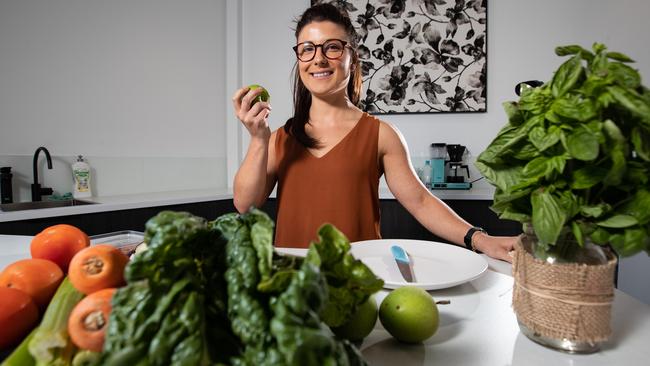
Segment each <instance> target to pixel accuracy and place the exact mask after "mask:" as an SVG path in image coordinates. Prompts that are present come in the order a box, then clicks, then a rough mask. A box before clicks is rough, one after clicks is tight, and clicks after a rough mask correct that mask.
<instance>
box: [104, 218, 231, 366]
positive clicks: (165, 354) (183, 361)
mask: <svg viewBox="0 0 650 366" xmlns="http://www.w3.org/2000/svg"><path fill="white" fill-rule="evenodd" d="M145 241H146V242H147V243H148V249H147V250H146V251H145V252H142V253H141V254H139V255H138V256H136V257H134V259H133V260H132V261H131V262H130V263H129V264H128V266H127V268H126V270H125V277H126V280H127V283H128V284H127V286H126V287H123V288H120V289H119V290H118V291H117V292H116V294H115V295H114V297H113V301H112V303H113V310H112V312H111V316H110V319H109V323H108V329H107V333H106V340H105V342H104V350H103V353H102V359H101V362H100V363H101V364H103V365H127V364H131V365H135V364H147V365H149V364H151V365H167V364H171V365H208V364H213V363H216V362H227V361H228V359H229V358H230V356H231V355H233V354H236V353H237V352H238V350H239V342H238V340H237V339H236V338H235V337H234V336H233V335H232V332H231V331H230V326H229V322H228V319H227V316H226V289H225V281H224V279H223V272H224V269H225V258H224V249H223V248H224V246H225V239H223V238H221V236H220V235H219V234H218V233H217V232H215V231H213V230H211V229H210V227H209V226H208V224H207V222H206V221H205V220H204V219H201V218H199V217H196V216H193V215H191V214H189V213H185V212H171V211H164V212H161V213H159V214H158V215H157V216H155V217H153V218H152V219H150V220H149V221H148V222H147V224H146V232H145Z"/></svg>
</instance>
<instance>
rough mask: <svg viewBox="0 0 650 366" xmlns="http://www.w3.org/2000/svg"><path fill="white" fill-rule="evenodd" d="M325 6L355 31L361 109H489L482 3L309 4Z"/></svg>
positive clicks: (370, 0) (374, 0)
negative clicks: (337, 11)
mask: <svg viewBox="0 0 650 366" xmlns="http://www.w3.org/2000/svg"><path fill="white" fill-rule="evenodd" d="M323 2H329V3H333V4H335V5H337V6H338V7H340V8H343V9H345V10H346V11H347V12H348V14H349V15H350V18H351V19H352V21H353V24H354V25H355V28H356V30H357V33H358V34H359V37H360V40H359V48H358V50H357V51H358V54H359V58H360V60H361V70H362V75H363V91H364V93H363V97H362V98H363V99H362V108H363V109H364V110H365V111H367V112H370V113H373V114H391V113H435V112H485V111H486V105H487V101H486V92H487V50H486V49H487V42H486V32H487V26H486V25H487V0H330V1H327V0H320V1H319V0H312V4H318V3H323Z"/></svg>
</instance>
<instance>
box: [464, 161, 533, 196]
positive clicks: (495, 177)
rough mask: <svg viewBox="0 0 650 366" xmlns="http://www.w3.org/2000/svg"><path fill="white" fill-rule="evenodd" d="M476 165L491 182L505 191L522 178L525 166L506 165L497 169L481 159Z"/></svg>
mask: <svg viewBox="0 0 650 366" xmlns="http://www.w3.org/2000/svg"><path fill="white" fill-rule="evenodd" d="M474 165H475V166H476V168H477V169H478V171H479V172H481V174H482V175H483V176H484V177H485V178H486V179H487V180H488V181H489V182H490V183H492V184H494V185H495V186H497V187H499V188H500V189H501V190H503V191H508V189H509V188H510V187H512V186H514V185H515V184H517V183H519V182H521V180H522V176H521V172H522V170H523V168H522V167H519V166H505V167H500V168H499V169H498V170H496V169H493V168H491V167H490V166H488V165H486V164H484V163H482V162H480V161H477V162H476V163H474Z"/></svg>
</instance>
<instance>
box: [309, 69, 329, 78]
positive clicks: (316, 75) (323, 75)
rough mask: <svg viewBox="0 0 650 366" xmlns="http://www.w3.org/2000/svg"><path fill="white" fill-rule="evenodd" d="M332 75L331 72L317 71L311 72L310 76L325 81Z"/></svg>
mask: <svg viewBox="0 0 650 366" xmlns="http://www.w3.org/2000/svg"><path fill="white" fill-rule="evenodd" d="M332 74H334V72H333V71H330V70H326V71H318V72H313V73H311V76H313V77H314V78H315V79H327V78H329V77H330V76H332Z"/></svg>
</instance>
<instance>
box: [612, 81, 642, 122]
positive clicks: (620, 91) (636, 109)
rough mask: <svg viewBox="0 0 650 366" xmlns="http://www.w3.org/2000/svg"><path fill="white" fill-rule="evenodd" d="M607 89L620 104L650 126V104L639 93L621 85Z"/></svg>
mask: <svg viewBox="0 0 650 366" xmlns="http://www.w3.org/2000/svg"><path fill="white" fill-rule="evenodd" d="M607 91H608V92H609V93H610V94H611V95H612V96H613V97H614V99H615V100H616V101H617V102H618V103H619V104H621V105H622V106H623V107H625V108H626V109H627V110H628V111H630V112H631V113H632V114H634V115H636V116H637V117H639V118H640V119H641V122H644V124H645V125H646V126H650V105H649V104H648V103H647V102H646V101H645V100H643V99H642V98H641V96H640V95H639V94H638V93H636V92H635V91H633V90H630V89H625V88H622V87H620V86H610V87H609V88H607Z"/></svg>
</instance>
